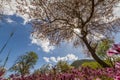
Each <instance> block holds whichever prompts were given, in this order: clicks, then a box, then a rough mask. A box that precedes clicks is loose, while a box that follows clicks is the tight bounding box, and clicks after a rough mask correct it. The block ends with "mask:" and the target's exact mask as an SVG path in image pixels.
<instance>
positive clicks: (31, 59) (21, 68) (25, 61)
mask: <svg viewBox="0 0 120 80" xmlns="http://www.w3.org/2000/svg"><path fill="white" fill-rule="evenodd" d="M37 60H38V56H37V54H36V53H35V52H32V51H31V52H27V53H26V54H25V55H22V56H20V57H19V58H18V59H17V60H16V62H15V64H14V65H13V66H12V67H11V68H10V71H15V72H17V73H19V74H22V75H24V74H28V73H29V69H30V68H33V67H34V65H35V63H36V62H37Z"/></svg>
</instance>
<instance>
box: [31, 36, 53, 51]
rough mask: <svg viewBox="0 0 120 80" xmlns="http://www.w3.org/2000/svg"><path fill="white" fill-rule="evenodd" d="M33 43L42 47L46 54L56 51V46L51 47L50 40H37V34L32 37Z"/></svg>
mask: <svg viewBox="0 0 120 80" xmlns="http://www.w3.org/2000/svg"><path fill="white" fill-rule="evenodd" d="M30 39H31V43H32V44H36V45H38V46H40V47H41V48H42V49H43V51H44V52H47V53H48V52H50V51H52V50H54V49H55V47H54V46H52V45H50V42H49V40H48V39H42V40H41V39H38V38H36V34H33V35H30Z"/></svg>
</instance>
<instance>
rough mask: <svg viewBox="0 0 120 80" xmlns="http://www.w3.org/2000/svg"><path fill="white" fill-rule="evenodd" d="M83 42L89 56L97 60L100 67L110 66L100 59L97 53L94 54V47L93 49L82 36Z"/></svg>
mask: <svg viewBox="0 0 120 80" xmlns="http://www.w3.org/2000/svg"><path fill="white" fill-rule="evenodd" d="M82 40H83V42H84V43H85V45H86V47H87V49H88V50H89V52H90V53H91V56H92V57H93V58H94V60H95V61H96V62H98V63H99V64H100V65H101V66H102V67H110V65H108V64H107V63H105V62H104V61H103V60H101V59H100V58H99V57H98V56H97V55H96V52H95V49H93V48H92V47H91V46H90V44H89V43H88V41H87V39H86V38H83V39H82Z"/></svg>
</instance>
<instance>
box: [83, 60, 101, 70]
mask: <svg viewBox="0 0 120 80" xmlns="http://www.w3.org/2000/svg"><path fill="white" fill-rule="evenodd" d="M82 66H83V67H90V68H92V69H98V68H102V67H101V66H100V65H99V64H98V63H97V62H95V61H93V62H84V63H83V64H82Z"/></svg>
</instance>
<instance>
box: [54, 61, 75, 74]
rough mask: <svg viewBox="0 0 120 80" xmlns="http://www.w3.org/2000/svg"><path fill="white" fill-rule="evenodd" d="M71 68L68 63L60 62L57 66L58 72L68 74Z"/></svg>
mask: <svg viewBox="0 0 120 80" xmlns="http://www.w3.org/2000/svg"><path fill="white" fill-rule="evenodd" d="M71 68H73V67H72V66H70V65H69V64H68V63H67V62H66V61H59V62H58V63H57V64H56V70H58V72H67V71H69V70H70V69H71Z"/></svg>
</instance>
